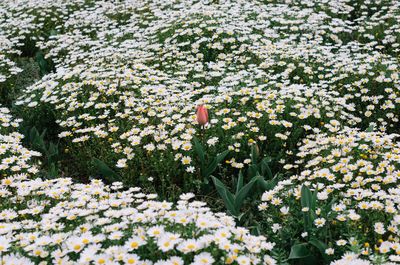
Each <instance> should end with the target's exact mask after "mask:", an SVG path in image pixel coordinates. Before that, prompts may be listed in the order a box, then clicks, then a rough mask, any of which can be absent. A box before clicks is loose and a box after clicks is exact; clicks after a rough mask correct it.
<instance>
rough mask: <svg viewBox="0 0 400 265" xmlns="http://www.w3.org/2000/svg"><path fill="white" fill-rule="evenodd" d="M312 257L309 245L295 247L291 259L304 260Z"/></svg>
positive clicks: (291, 251) (291, 252) (292, 249)
mask: <svg viewBox="0 0 400 265" xmlns="http://www.w3.org/2000/svg"><path fill="white" fill-rule="evenodd" d="M308 256H310V251H309V250H308V249H307V243H302V244H296V245H293V246H292V248H291V250H290V254H289V259H303V258H306V257H308Z"/></svg>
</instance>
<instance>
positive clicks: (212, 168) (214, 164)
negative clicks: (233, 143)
mask: <svg viewBox="0 0 400 265" xmlns="http://www.w3.org/2000/svg"><path fill="white" fill-rule="evenodd" d="M228 153H229V150H225V151H224V152H222V153H220V154H218V155H217V156H216V157H214V159H213V160H212V161H211V163H210V164H209V165H208V167H207V169H206V170H204V172H203V174H202V175H203V177H204V178H208V177H209V176H210V175H211V174H212V173H213V172H214V171H215V169H216V168H217V166H218V164H219V163H221V161H222V160H224V158H225V157H226V155H227V154H228Z"/></svg>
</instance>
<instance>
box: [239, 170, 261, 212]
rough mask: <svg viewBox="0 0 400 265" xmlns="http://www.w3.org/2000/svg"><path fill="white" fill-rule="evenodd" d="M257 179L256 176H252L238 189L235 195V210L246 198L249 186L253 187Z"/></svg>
mask: <svg viewBox="0 0 400 265" xmlns="http://www.w3.org/2000/svg"><path fill="white" fill-rule="evenodd" d="M256 181H257V177H254V178H253V179H252V180H250V182H249V183H247V184H246V185H245V186H244V187H243V188H242V189H241V190H240V191H239V193H237V194H236V195H235V209H236V210H237V211H239V210H240V208H241V207H242V204H243V202H244V200H245V199H246V198H247V195H248V193H249V192H250V190H251V188H252V187H253V185H254V183H255V182H256Z"/></svg>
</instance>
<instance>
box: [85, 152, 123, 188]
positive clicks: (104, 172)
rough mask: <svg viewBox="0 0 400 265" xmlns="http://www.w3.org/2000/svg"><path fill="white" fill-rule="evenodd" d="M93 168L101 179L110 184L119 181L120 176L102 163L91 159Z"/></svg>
mask: <svg viewBox="0 0 400 265" xmlns="http://www.w3.org/2000/svg"><path fill="white" fill-rule="evenodd" d="M92 163H93V166H94V167H95V170H96V172H97V173H98V174H99V175H100V176H102V177H103V179H105V180H106V181H107V182H109V183H112V182H115V181H121V176H120V175H118V174H117V173H116V172H115V171H114V170H112V169H111V168H110V167H109V166H107V164H106V163H104V162H103V161H101V160H99V159H97V158H93V159H92Z"/></svg>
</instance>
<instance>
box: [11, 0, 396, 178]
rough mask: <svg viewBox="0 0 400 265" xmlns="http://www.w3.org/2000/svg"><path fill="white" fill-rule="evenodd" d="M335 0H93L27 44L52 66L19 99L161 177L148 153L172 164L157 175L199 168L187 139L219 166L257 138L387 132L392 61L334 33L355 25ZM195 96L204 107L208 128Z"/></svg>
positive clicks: (79, 150) (66, 134) (81, 144)
mask: <svg viewBox="0 0 400 265" xmlns="http://www.w3.org/2000/svg"><path fill="white" fill-rule="evenodd" d="M339 2H340V4H338V5H329V4H326V3H325V1H321V3H319V2H318V1H315V2H313V3H307V4H305V3H303V2H302V1H300V2H296V1H293V2H291V1H289V2H287V3H285V4H279V5H277V4H263V3H258V2H248V1H223V2H221V3H206V2H197V1H194V2H192V1H184V2H175V1H140V2H135V1H120V2H115V3H114V2H113V3H109V2H102V1H98V2H97V1H96V2H95V3H92V4H91V5H88V6H83V7H80V8H79V9H76V10H74V11H73V12H72V13H71V14H70V15H69V16H68V17H66V18H65V21H64V24H63V26H62V30H60V33H59V34H56V35H54V36H51V37H50V38H49V39H45V40H43V41H38V42H37V43H36V45H37V46H38V47H40V48H41V49H42V50H44V51H46V56H47V57H49V58H51V59H52V60H53V61H54V62H55V63H56V66H57V67H56V68H57V72H56V73H54V74H50V75H48V76H45V77H44V78H43V79H42V80H40V81H39V82H38V83H36V84H34V85H32V86H31V87H28V88H27V89H26V90H25V91H24V95H23V96H22V97H21V98H20V99H19V101H17V104H18V105H22V106H24V107H37V106H38V105H40V106H42V105H46V106H49V107H50V108H51V109H53V110H54V111H55V112H56V113H57V119H58V120H57V122H58V124H59V125H60V126H61V128H63V131H61V132H60V133H59V136H60V138H65V140H66V141H67V142H68V146H69V150H70V151H71V152H76V156H77V157H88V156H89V154H91V150H94V149H95V150H98V152H97V153H99V154H104V155H100V156H101V157H100V158H101V159H102V160H104V161H106V162H107V164H111V165H112V164H113V165H115V166H116V167H118V168H121V170H122V171H123V173H122V174H123V175H126V174H127V175H129V174H131V173H130V172H141V174H143V175H146V174H154V173H155V174H157V173H156V172H149V166H147V164H148V163H149V164H150V165H152V166H154V163H156V162H157V161H162V162H161V163H160V164H166V163H167V164H171V165H172V164H173V166H170V167H169V168H171V169H172V171H171V172H170V173H165V175H169V174H170V175H174V174H175V173H176V172H177V170H178V171H181V172H182V174H188V173H189V174H191V173H193V172H195V167H196V165H195V164H194V161H195V160H196V158H195V157H194V154H193V151H192V144H193V141H192V139H193V137H195V136H196V137H200V136H201V137H203V138H204V143H207V144H208V143H210V144H209V147H210V150H209V152H210V155H211V156H213V155H215V154H217V153H219V152H221V151H224V150H226V149H229V150H231V151H233V152H231V154H230V156H231V157H230V158H229V159H228V162H229V163H228V164H229V165H231V166H232V167H234V168H242V167H244V166H245V165H246V163H248V161H249V155H248V153H249V145H250V144H253V143H257V144H258V145H259V146H261V147H263V146H264V147H267V146H269V147H270V150H267V151H268V152H270V153H275V152H279V155H277V156H276V157H277V158H278V159H277V160H280V159H281V158H282V157H284V156H285V153H286V152H289V153H290V152H292V151H293V146H294V144H295V143H297V142H298V140H299V138H301V137H303V136H304V135H306V134H307V132H312V131H313V132H319V131H326V130H329V131H331V132H336V131H338V130H340V129H341V128H343V126H344V125H346V126H359V127H368V126H370V125H375V126H376V127H377V128H379V129H380V130H381V131H395V130H396V129H397V127H398V125H397V124H398V121H399V107H398V106H399V104H398V103H399V101H400V97H399V87H400V86H399V80H400V79H399V78H398V69H399V67H398V62H397V58H395V57H393V56H392V55H390V54H384V53H382V52H381V51H380V50H379V49H371V46H369V45H366V44H364V43H362V42H357V41H355V40H351V41H350V40H348V41H345V39H343V40H342V41H341V42H340V43H339V44H338V43H337V42H336V41H334V40H336V38H339V37H337V36H336V37H333V35H332V34H333V33H334V32H336V33H337V34H338V35H340V34H339V32H342V31H343V32H347V33H348V34H350V35H351V34H353V33H354V32H355V31H356V30H358V27H359V26H355V25H352V24H351V23H347V21H346V20H344V18H343V17H342V15H343V16H344V14H345V12H347V11H349V10H350V11H351V8H350V7H348V5H347V4H346V3H345V2H341V1H339ZM382 5H385V6H389V4H387V3H386V2H385V3H383V2H382ZM304 6H308V8H304ZM335 8H337V10H333V9H335ZM359 8H361V9H360V10H362V9H363V7H359ZM368 8H369V7H368ZM321 10H325V13H324V15H323V14H322V13H321V12H322V11H321ZM390 10H392V9H390ZM317 11H318V12H317ZM392 11H393V10H392ZM392 11H391V12H388V14H389V15H388V16H392V19H396V18H397V17H395V16H396V15H397V14H396V13H395V12H392ZM324 25H328V26H327V28H325V26H324ZM326 34H327V35H329V36H330V37H329V38H325V35H326ZM343 38H344V37H343ZM294 40H296V41H294ZM198 104H206V106H207V107H208V108H209V110H210V117H211V120H210V123H209V125H207V126H206V127H205V130H204V131H203V132H200V127H199V126H197V124H196V121H195V116H194V112H195V107H196V105H198ZM378 109H381V110H382V111H376V110H378ZM26 111H28V112H29V108H28V109H27V110H26ZM324 124H330V125H329V126H323V125H324ZM226 135H229V137H225V136H226ZM110 150H111V152H110ZM153 158H154V159H153ZM78 160H79V161H87V159H78ZM281 162H284V161H283V160H282V161H281ZM181 164H183V166H182V165H181ZM132 169H133V170H132ZM124 170H125V171H124ZM185 172H186V173H185ZM130 177H132V178H127V179H129V182H130V181H131V180H132V179H135V177H134V176H130Z"/></svg>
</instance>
